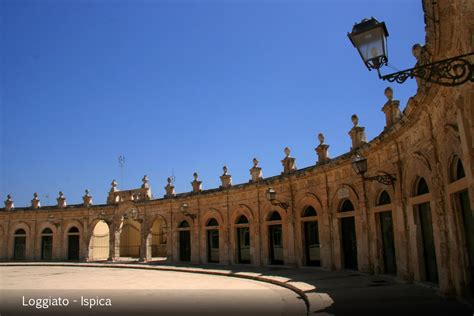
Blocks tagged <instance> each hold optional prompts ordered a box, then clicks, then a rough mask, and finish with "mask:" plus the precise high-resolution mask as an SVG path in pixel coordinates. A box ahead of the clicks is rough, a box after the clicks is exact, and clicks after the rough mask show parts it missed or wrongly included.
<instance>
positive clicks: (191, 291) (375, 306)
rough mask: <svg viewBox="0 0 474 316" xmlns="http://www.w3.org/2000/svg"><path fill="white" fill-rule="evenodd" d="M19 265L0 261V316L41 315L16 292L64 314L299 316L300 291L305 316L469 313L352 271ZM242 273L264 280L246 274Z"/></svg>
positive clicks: (427, 289)
mask: <svg viewBox="0 0 474 316" xmlns="http://www.w3.org/2000/svg"><path fill="white" fill-rule="evenodd" d="M38 264H39V265H38ZM21 265H24V266H16V265H15V264H13V263H4V264H0V300H1V301H0V314H1V315H2V316H5V315H7V316H8V315H36V314H39V313H38V311H40V312H41V315H46V314H45V313H44V310H37V309H35V308H34V307H27V306H26V307H25V306H22V305H23V302H22V297H23V296H24V297H26V299H28V298H40V297H43V298H45V297H46V298H48V297H50V296H51V297H52V298H55V297H58V296H61V297H66V298H69V300H70V301H71V303H70V306H69V307H68V308H67V309H64V308H63V307H54V308H49V309H48V310H47V312H48V313H49V314H51V313H53V314H54V313H55V312H56V314H55V315H65V314H66V313H65V311H76V312H78V313H77V314H80V315H108V314H113V315H132V314H133V315H191V314H192V315H245V316H246V315H306V314H307V309H306V305H305V301H304V300H303V298H302V296H303V297H304V299H305V300H306V301H307V302H308V303H309V315H383V316H388V315H403V316H405V315H449V316H451V315H453V316H454V315H456V316H457V315H466V316H471V315H473V314H474V313H473V311H474V310H473V308H472V305H471V304H470V303H469V302H467V301H460V300H459V299H457V298H455V297H446V296H442V295H439V294H438V293H437V289H436V288H435V287H433V286H430V285H428V284H409V283H405V282H401V281H400V280H397V279H396V278H393V277H388V276H375V275H367V274H363V273H358V272H355V271H324V270H322V269H318V268H300V269H295V268H286V267H281V268H280V267H252V266H219V265H199V266H184V265H183V266H179V265H169V264H164V263H162V262H161V263H158V262H157V263H155V264H153V263H152V264H137V263H134V264H123V263H110V264H85V263H56V264H53V265H51V264H50V263H33V264H31V265H29V264H28V263H24V264H21ZM58 265H61V266H58ZM122 267H123V268H122ZM131 268H134V269H131ZM169 270H173V271H169ZM214 274H220V275H214ZM236 276H238V277H236ZM240 277H245V278H240ZM249 277H250V278H256V279H258V280H264V281H266V282H260V281H256V280H251V279H246V278H249ZM269 282H271V283H276V284H280V285H282V286H279V285H274V284H271V283H269ZM285 287H288V288H292V289H295V290H296V292H295V291H292V290H290V289H288V288H285ZM297 293H299V294H300V295H299V294H297ZM81 296H82V297H83V299H84V298H86V299H92V300H91V301H92V302H95V301H94V299H95V300H100V299H106V298H110V299H111V301H112V306H111V307H110V306H94V307H92V308H90V303H89V305H88V306H81V302H82V301H81ZM73 300H76V301H77V303H75V302H73ZM5 303H8V304H7V305H5ZM99 303H100V301H98V303H97V304H96V305H98V304H99ZM102 303H104V301H102ZM5 306H6V307H5ZM5 308H7V309H8V308H10V309H12V308H13V309H14V311H15V313H12V312H11V311H8V310H5ZM22 312H23V314H22ZM105 312H108V313H105ZM112 312H113V313H112Z"/></svg>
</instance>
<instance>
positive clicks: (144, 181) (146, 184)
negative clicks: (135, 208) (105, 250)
mask: <svg viewBox="0 0 474 316" xmlns="http://www.w3.org/2000/svg"><path fill="white" fill-rule="evenodd" d="M142 182H143V184H142V189H149V188H150V183H149V180H148V177H147V175H144V176H143V178H142Z"/></svg>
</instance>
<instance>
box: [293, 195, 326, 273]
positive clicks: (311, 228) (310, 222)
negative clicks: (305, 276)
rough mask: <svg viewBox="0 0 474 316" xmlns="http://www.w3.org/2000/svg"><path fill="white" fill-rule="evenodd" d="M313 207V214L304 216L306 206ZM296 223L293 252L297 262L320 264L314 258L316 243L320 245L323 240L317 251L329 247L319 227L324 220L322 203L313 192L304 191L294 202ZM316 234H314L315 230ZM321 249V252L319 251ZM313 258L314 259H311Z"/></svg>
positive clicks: (321, 226) (322, 224) (322, 225)
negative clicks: (321, 246)
mask: <svg viewBox="0 0 474 316" xmlns="http://www.w3.org/2000/svg"><path fill="white" fill-rule="evenodd" d="M310 207H311V208H313V209H314V211H315V213H316V214H315V215H314V216H305V212H306V211H307V210H308V208H310ZM295 211H296V214H295V215H296V223H297V225H295V239H296V241H297V242H296V243H295V254H296V261H297V264H298V265H300V266H303V265H320V264H321V260H320V259H319V260H316V259H315V257H316V256H315V251H314V250H315V249H316V246H315V245H316V244H317V243H318V244H319V245H321V240H324V242H323V245H324V246H323V249H321V248H317V252H318V253H321V252H323V253H324V252H325V251H326V250H328V249H329V247H328V245H327V243H328V240H326V239H325V238H326V237H325V236H323V233H322V232H321V229H323V230H324V221H323V215H324V214H325V213H326V212H325V211H324V210H323V205H322V203H321V200H320V199H319V198H318V196H317V195H315V194H313V193H309V192H307V193H305V195H304V196H303V197H302V198H300V199H299V200H298V201H297V202H296V208H295ZM316 230H317V234H316V235H315V231H316ZM320 250H321V252H320ZM313 259H314V260H313Z"/></svg>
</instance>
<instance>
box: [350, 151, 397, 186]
mask: <svg viewBox="0 0 474 316" xmlns="http://www.w3.org/2000/svg"><path fill="white" fill-rule="evenodd" d="M352 168H353V169H354V171H355V173H356V174H358V175H360V176H362V178H363V179H364V180H369V181H374V180H375V181H377V182H379V183H381V184H385V185H394V184H395V181H396V180H397V179H396V178H395V174H391V173H387V172H385V171H381V174H378V175H375V176H371V177H366V176H365V173H366V172H367V158H365V157H362V156H360V155H356V156H354V158H353V159H352Z"/></svg>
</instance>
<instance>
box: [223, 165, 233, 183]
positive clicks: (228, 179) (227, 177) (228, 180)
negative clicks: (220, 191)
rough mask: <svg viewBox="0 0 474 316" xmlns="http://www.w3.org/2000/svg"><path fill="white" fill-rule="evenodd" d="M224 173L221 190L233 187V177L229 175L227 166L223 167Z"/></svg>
mask: <svg viewBox="0 0 474 316" xmlns="http://www.w3.org/2000/svg"><path fill="white" fill-rule="evenodd" d="M222 170H223V171H224V173H223V174H222V176H221V177H220V178H221V182H222V185H221V188H230V187H231V186H232V176H231V175H229V174H227V166H224V167H222Z"/></svg>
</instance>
